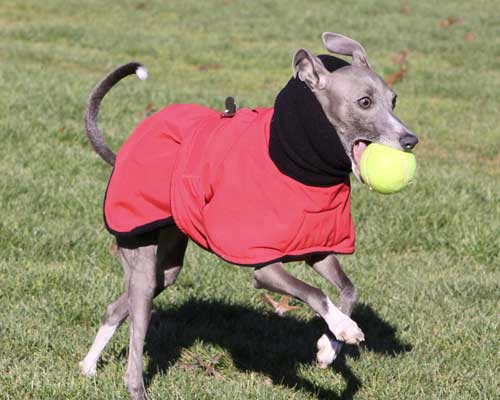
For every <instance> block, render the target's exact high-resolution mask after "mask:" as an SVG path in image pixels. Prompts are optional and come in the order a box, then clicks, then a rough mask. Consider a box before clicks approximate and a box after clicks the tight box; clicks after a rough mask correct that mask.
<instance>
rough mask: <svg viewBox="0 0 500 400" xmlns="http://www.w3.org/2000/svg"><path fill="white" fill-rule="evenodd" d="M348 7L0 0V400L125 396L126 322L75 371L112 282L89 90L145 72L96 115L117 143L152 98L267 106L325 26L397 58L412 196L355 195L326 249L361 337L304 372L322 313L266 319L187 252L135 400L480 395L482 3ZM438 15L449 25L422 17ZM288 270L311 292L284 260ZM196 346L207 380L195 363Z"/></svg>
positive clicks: (483, 344) (491, 278) (493, 287)
mask: <svg viewBox="0 0 500 400" xmlns="http://www.w3.org/2000/svg"><path fill="white" fill-rule="evenodd" d="M351 3H352V2H338V1H335V2H332V1H319V0H318V1H311V2H307V3H306V2H299V1H286V2H285V1H267V0H260V1H253V2H248V1H246V2H244V1H231V0H227V1H204V2H200V1H191V0H183V1H169V2H165V1H160V0H157V1H142V0H128V1H122V2H109V4H104V3H103V2H101V1H97V0H95V1H88V0H87V1H85V2H81V1H78V2H77V1H62V0H46V1H44V2H40V1H35V0H31V1H29V0H24V1H14V0H3V1H2V2H1V3H0V90H1V93H2V95H1V96H0V109H1V110H2V113H1V114H0V140H1V146H0V171H1V175H0V204H1V207H0V254H1V257H0V282H1V288H0V398H2V399H83V398H86V399H118V398H124V397H126V391H125V389H124V386H123V380H122V376H123V373H124V370H125V361H126V349H127V329H123V328H122V329H121V330H120V331H119V333H118V334H117V335H116V337H115V338H114V339H113V341H112V342H111V343H110V345H109V347H108V348H106V350H105V352H104V354H103V360H102V362H101V363H100V364H99V369H98V376H97V377H96V378H95V379H85V378H83V377H81V376H80V375H79V373H78V369H77V362H78V361H79V360H80V359H81V358H82V357H83V355H84V354H85V352H86V350H87V349H88V346H89V345H90V343H91V340H92V339H93V335H94V334H95V331H96V328H97V326H98V324H99V321H100V318H101V315H102V312H103V310H104V307H105V305H106V304H108V303H109V302H110V301H111V300H112V299H113V298H115V297H116V296H117V295H118V294H119V293H120V292H121V287H122V273H121V268H120V267H119V264H118V262H117V260H116V259H115V258H113V257H112V256H110V255H109V250H108V249H109V246H110V244H111V242H112V240H111V237H110V236H109V235H108V234H107V233H106V232H105V230H104V228H103V224H102V217H101V212H102V211H101V206H102V199H103V192H104V189H105V186H106V181H107V178H108V176H109V174H110V169H109V168H108V167H107V166H106V165H105V164H104V162H102V161H101V160H99V159H98V158H97V156H96V155H95V154H94V153H93V151H91V149H90V146H89V144H88V143H87V140H86V138H85V137H84V134H83V130H82V112H83V107H84V104H85V101H86V98H87V96H88V94H89V92H90V90H91V88H92V87H93V85H94V84H95V83H96V82H97V81H98V80H99V79H100V78H101V77H102V76H103V75H104V73H106V72H107V71H109V70H111V69H112V68H113V67H114V66H116V65H118V64H120V63H123V62H127V61H130V60H133V59H136V60H139V61H141V62H143V63H145V64H146V65H147V66H148V68H149V70H150V79H149V80H148V81H146V82H145V83H141V82H139V81H137V80H134V79H128V80H126V81H125V82H123V83H122V84H121V85H120V86H119V87H117V88H115V89H114V91H113V92H112V93H111V94H110V95H109V97H107V98H106V100H105V102H104V105H103V108H102V114H101V116H102V118H101V120H102V122H101V125H102V128H103V131H104V132H105V135H106V137H107V138H108V140H109V141H110V143H111V145H112V147H113V148H118V147H119V145H120V143H121V142H122V141H123V140H124V138H125V137H126V136H127V134H128V132H130V130H131V128H132V127H133V126H134V124H136V123H137V122H138V121H139V120H140V119H141V118H143V117H144V115H145V114H146V110H147V109H148V108H150V107H160V106H162V105H164V104H168V103H172V102H197V103H202V104H205V105H208V106H212V107H215V108H219V109H221V108H222V106H223V100H224V98H225V96H227V95H233V96H235V97H236V99H237V101H238V104H239V105H248V106H266V105H271V104H272V103H273V100H274V96H275V95H276V93H277V92H278V90H279V89H280V88H281V87H282V86H283V85H284V83H285V82H286V81H287V79H288V77H289V76H290V60H291V56H292V53H293V51H294V50H295V49H296V48H298V47H302V46H304V47H307V48H309V49H310V50H312V51H314V52H321V51H323V50H322V49H321V43H320V40H319V38H320V33H321V32H322V31H324V30H331V31H335V32H341V33H344V34H346V35H348V36H351V37H353V38H355V39H356V40H358V41H359V42H361V43H363V45H364V46H365V48H366V49H367V52H368V55H369V56H370V60H371V62H372V65H373V66H374V68H375V69H376V70H377V71H378V72H379V73H380V74H382V75H383V76H387V75H389V74H390V73H391V72H393V71H395V70H396V66H395V65H394V64H393V62H392V57H393V56H394V55H395V54H397V53H398V52H401V51H408V52H409V59H408V60H409V69H408V73H407V75H406V76H405V78H404V79H403V81H401V82H398V83H397V84H396V90H397V91H398V93H399V96H400V97H399V104H398V109H397V111H398V115H399V116H400V117H401V119H403V120H404V121H405V122H406V123H407V124H408V125H409V126H410V127H411V128H412V129H413V130H414V131H415V132H417V133H418V134H419V137H420V139H421V143H420V144H419V146H418V148H417V151H416V154H417V159H418V163H419V165H418V168H419V169H418V180H417V181H416V183H415V184H414V185H413V186H412V187H411V188H409V189H408V190H406V191H405V192H403V193H401V194H397V195H394V196H389V197H385V196H379V195H376V194H372V193H370V192H369V191H367V190H366V189H365V188H363V187H361V186H360V185H359V184H357V183H355V184H354V187H353V207H352V213H353V216H354V218H355V222H356V226H357V235H358V236H357V251H356V254H355V255H354V256H352V257H342V261H343V264H344V266H345V268H346V270H347V271H348V273H349V274H350V276H351V277H352V279H353V281H354V282H355V284H356V286H357V288H358V291H359V293H360V301H359V305H358V307H357V308H356V310H355V312H354V319H355V320H356V321H358V323H359V325H360V326H361V327H362V329H363V330H364V331H365V334H366V337H367V342H366V344H365V345H363V346H361V347H360V348H359V349H358V348H354V347H351V348H348V349H346V351H345V352H344V356H343V357H341V358H340V359H339V360H337V361H336V363H335V365H334V366H333V367H332V368H330V369H327V370H319V369H317V368H316V367H314V365H313V357H314V346H315V341H316V339H317V338H318V337H319V335H320V333H321V330H322V324H321V323H320V321H318V319H317V318H316V317H315V316H314V315H313V314H312V313H311V312H310V311H309V310H308V309H306V308H305V307H304V306H302V307H301V308H300V309H299V310H298V311H295V312H293V313H291V314H289V316H287V317H286V318H282V319H280V318H278V317H275V316H273V315H272V314H270V313H269V310H268V309H267V308H266V306H265V305H264V304H263V303H262V302H261V300H260V297H259V293H258V292H257V291H255V290H253V289H252V287H251V272H250V271H249V270H248V269H242V268H237V267H233V266H231V265H228V264H226V263H224V262H222V261H220V260H219V259H217V258H216V257H215V256H213V255H210V254H208V253H206V252H202V251H201V250H199V249H198V248H197V247H195V246H190V248H189V249H188V254H187V258H186V265H185V269H184V271H183V273H182V274H181V276H180V278H179V281H178V282H177V284H176V285H175V286H174V287H172V288H169V289H168V290H167V291H166V292H165V293H164V294H162V296H160V297H159V298H158V299H157V300H156V302H155V309H156V310H157V313H158V318H157V319H156V322H155V323H154V324H153V325H152V327H151V329H150V332H149V335H148V338H147V345H146V354H145V364H146V380H147V385H148V391H149V394H150V397H151V399H160V398H167V399H212V398H218V399H235V398H245V399H287V400H291V399H494V398H498V395H499V387H500V381H499V376H500V364H499V359H500V358H499V355H500V354H499V349H500V347H499V337H498V332H499V318H498V294H499V282H500V272H499V269H498V266H499V265H500V257H499V252H500V195H499V183H500V153H499V142H500V130H499V128H498V121H499V119H500V111H499V108H498V104H500V53H499V49H500V24H499V23H498V17H497V14H498V5H497V2H496V1H494V0H480V1H476V2H470V1H457V2H439V3H436V2H433V1H419V2H417V1H407V2H399V1H395V0H383V1H379V2H374V1H373V2H372V1H365V2H356V4H351ZM405 5H409V7H410V13H402V12H401V8H402V7H404V6H405ZM448 16H454V17H463V21H462V22H461V23H457V24H454V25H451V26H449V27H447V28H442V27H440V26H439V21H440V20H441V19H444V18H447V17H448ZM468 32H471V33H472V34H473V40H472V41H470V42H468V41H466V40H464V35H465V34H466V33H468ZM289 269H290V270H291V271H292V272H293V273H294V274H296V275H297V276H299V277H301V278H303V279H305V280H307V281H309V282H311V283H312V284H315V285H317V286H319V287H321V288H322V289H324V290H329V291H331V288H329V287H328V286H327V285H326V284H325V282H324V281H322V280H321V279H320V278H319V277H318V276H316V275H314V274H312V273H311V271H310V270H308V269H307V268H305V267H304V266H303V265H300V264H293V265H290V266H289ZM200 276H203V279H202V280H200V279H199V277H200ZM331 293H332V295H334V296H335V294H334V291H331ZM211 360H212V361H214V360H215V362H214V363H215V374H207V373H206V371H205V369H204V368H203V367H201V365H202V364H203V363H210V362H211ZM190 366H191V367H190Z"/></svg>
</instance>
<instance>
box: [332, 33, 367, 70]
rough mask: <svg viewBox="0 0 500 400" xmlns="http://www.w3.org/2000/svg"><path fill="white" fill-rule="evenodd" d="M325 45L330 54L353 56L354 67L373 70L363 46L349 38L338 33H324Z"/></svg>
mask: <svg viewBox="0 0 500 400" xmlns="http://www.w3.org/2000/svg"><path fill="white" fill-rule="evenodd" d="M323 45H324V46H325V49H327V50H328V51H329V52H330V53H336V54H342V55H344V56H351V57H352V64H353V65H358V66H363V67H368V68H371V67H370V63H369V62H368V57H367V56H366V51H365V49H364V48H363V46H361V45H360V44H359V43H358V42H356V41H355V40H352V39H351V38H348V37H347V36H343V35H339V34H338V33H332V32H324V33H323Z"/></svg>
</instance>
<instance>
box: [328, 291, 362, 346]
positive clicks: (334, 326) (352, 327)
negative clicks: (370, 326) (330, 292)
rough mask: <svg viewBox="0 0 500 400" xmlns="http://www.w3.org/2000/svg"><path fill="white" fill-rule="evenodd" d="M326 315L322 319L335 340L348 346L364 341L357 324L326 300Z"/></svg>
mask: <svg viewBox="0 0 500 400" xmlns="http://www.w3.org/2000/svg"><path fill="white" fill-rule="evenodd" d="M327 309H328V311H327V313H326V315H325V317H324V319H325V321H326V323H327V325H328V329H330V331H331V332H332V333H333V334H334V335H335V338H336V339H337V340H338V341H340V342H346V343H348V344H359V342H362V341H364V340H365V335H363V332H362V331H361V329H359V326H358V324H356V322H354V321H353V320H352V319H351V318H349V317H348V316H347V315H345V314H344V313H343V312H342V311H340V310H339V309H338V308H337V307H335V305H334V304H333V303H332V302H331V301H330V299H329V298H327Z"/></svg>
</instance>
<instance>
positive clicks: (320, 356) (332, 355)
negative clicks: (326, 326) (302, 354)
mask: <svg viewBox="0 0 500 400" xmlns="http://www.w3.org/2000/svg"><path fill="white" fill-rule="evenodd" d="M316 345H317V347H318V353H317V354H316V360H317V362H318V366H319V367H320V368H327V367H328V366H329V365H330V364H331V363H332V362H333V360H335V359H336V358H337V356H338V355H339V353H340V349H341V348H342V343H339V342H337V341H336V340H330V338H329V337H328V336H327V335H323V336H321V337H320V338H319V339H318V343H317V344H316Z"/></svg>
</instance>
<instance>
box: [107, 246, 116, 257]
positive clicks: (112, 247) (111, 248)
mask: <svg viewBox="0 0 500 400" xmlns="http://www.w3.org/2000/svg"><path fill="white" fill-rule="evenodd" d="M109 253H110V254H111V255H112V256H113V257H118V245H117V244H116V243H111V246H109Z"/></svg>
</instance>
